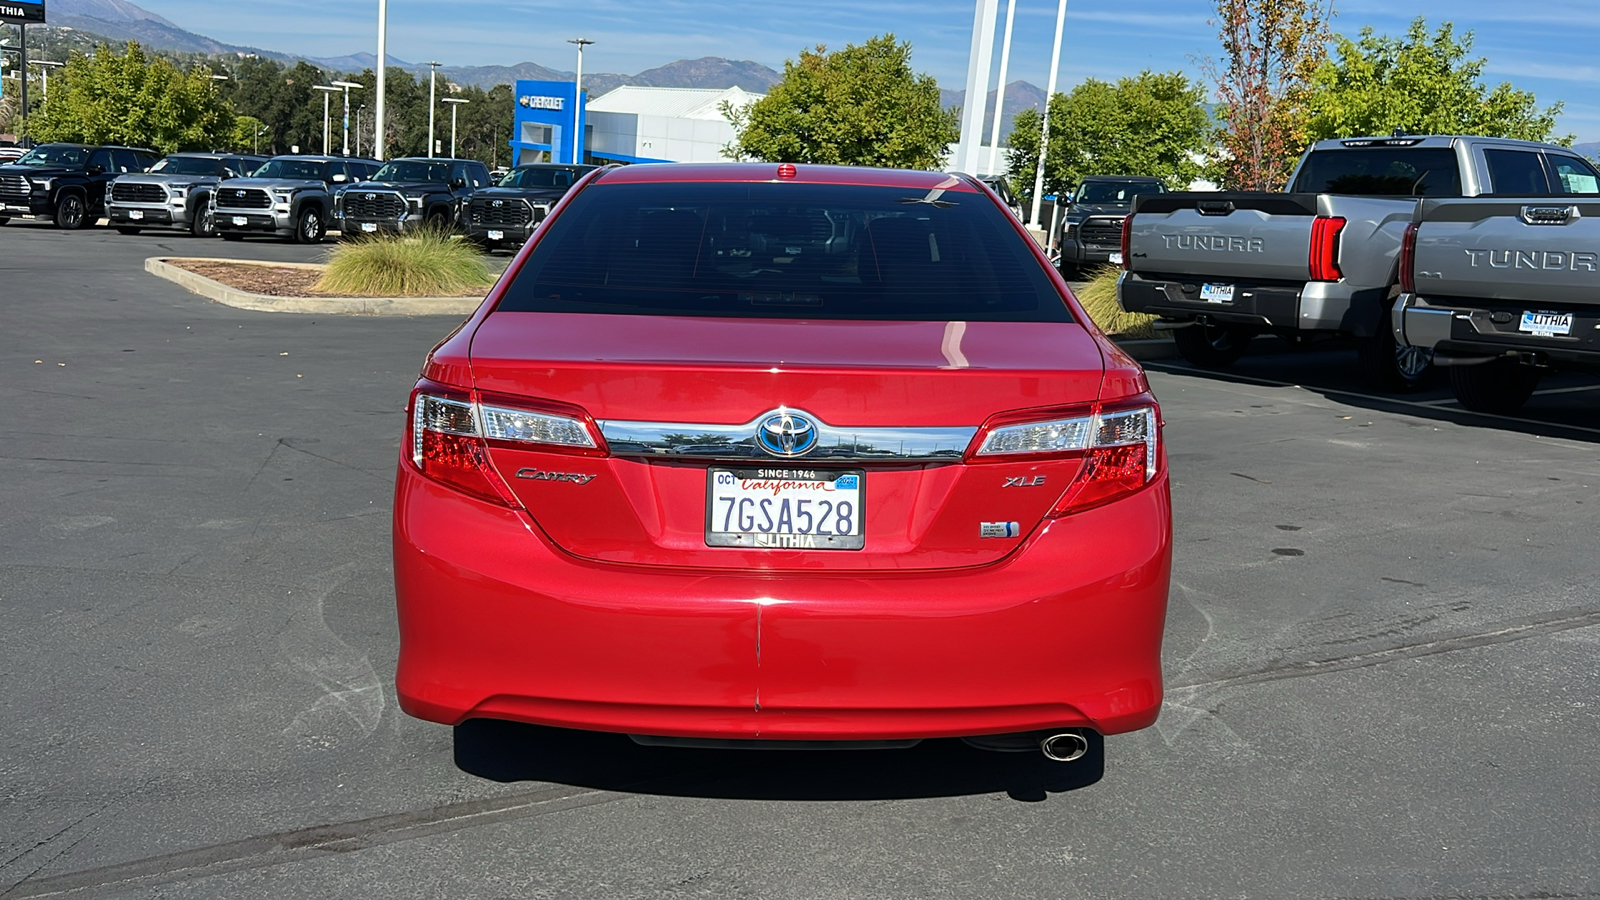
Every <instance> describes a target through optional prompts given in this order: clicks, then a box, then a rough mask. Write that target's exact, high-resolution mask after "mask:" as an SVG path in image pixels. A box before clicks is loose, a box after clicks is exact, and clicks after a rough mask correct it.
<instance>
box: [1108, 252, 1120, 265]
mask: <svg viewBox="0 0 1600 900" xmlns="http://www.w3.org/2000/svg"><path fill="white" fill-rule="evenodd" d="M1108 261H1109V262H1110V263H1111V264H1112V265H1113V266H1120V265H1122V253H1121V251H1118V252H1116V253H1113V254H1111V259H1110V260H1108Z"/></svg>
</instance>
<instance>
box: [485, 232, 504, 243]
mask: <svg viewBox="0 0 1600 900" xmlns="http://www.w3.org/2000/svg"><path fill="white" fill-rule="evenodd" d="M505 239H506V233H505V232H504V231H491V232H489V240H491V241H503V240H505Z"/></svg>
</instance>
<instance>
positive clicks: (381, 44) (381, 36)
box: [372, 0, 389, 160]
mask: <svg viewBox="0 0 1600 900" xmlns="http://www.w3.org/2000/svg"><path fill="white" fill-rule="evenodd" d="M388 52H389V0H378V101H377V103H378V108H377V110H376V113H375V114H376V119H375V120H374V122H373V127H372V158H373V159H377V160H381V159H383V93H384V91H383V86H384V84H385V83H386V81H385V79H384V70H385V69H386V68H388V65H389V64H388V62H387V57H388Z"/></svg>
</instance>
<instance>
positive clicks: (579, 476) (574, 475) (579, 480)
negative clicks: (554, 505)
mask: <svg viewBox="0 0 1600 900" xmlns="http://www.w3.org/2000/svg"><path fill="white" fill-rule="evenodd" d="M517 477H518V478H526V479H528V480H529V481H565V482H567V483H569V484H588V483H589V482H591V481H593V480H595V478H596V477H597V476H594V475H588V474H584V473H581V472H545V471H542V470H540V469H521V470H519V471H518V472H517Z"/></svg>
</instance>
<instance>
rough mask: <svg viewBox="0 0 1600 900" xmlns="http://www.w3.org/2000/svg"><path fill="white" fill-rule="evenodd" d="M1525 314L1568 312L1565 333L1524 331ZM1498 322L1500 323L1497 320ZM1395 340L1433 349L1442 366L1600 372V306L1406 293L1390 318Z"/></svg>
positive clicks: (1397, 301)
mask: <svg viewBox="0 0 1600 900" xmlns="http://www.w3.org/2000/svg"><path fill="white" fill-rule="evenodd" d="M1524 312H1556V313H1569V314H1571V316H1572V326H1571V330H1570V333H1569V334H1566V335H1533V334H1527V333H1524V332H1522V331H1521V330H1519V326H1520V322H1521V319H1522V314H1523V313H1524ZM1497 320H1498V321H1497ZM1390 325H1391V326H1392V327H1393V329H1394V336H1395V340H1396V341H1398V342H1399V343H1400V344H1402V345H1405V346H1411V347H1425V348H1428V349H1431V350H1433V351H1434V361H1435V362H1436V363H1437V364H1439V365H1446V366H1448V365H1472V364H1475V363H1482V362H1487V361H1489V360H1491V359H1500V358H1512V359H1521V360H1523V361H1524V362H1528V363H1533V364H1537V365H1555V366H1560V367H1563V368H1573V369H1583V370H1586V371H1597V370H1600V307H1597V306H1579V305H1573V304H1550V303H1517V302H1507V301H1480V302H1478V303H1474V304H1471V305H1468V304H1466V303H1463V302H1461V301H1457V300H1450V299H1433V300H1430V299H1428V298H1424V297H1419V296H1417V295H1416V294H1401V295H1400V298H1399V299H1398V300H1396V301H1395V304H1394V309H1393V310H1392V313H1391V317H1390Z"/></svg>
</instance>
